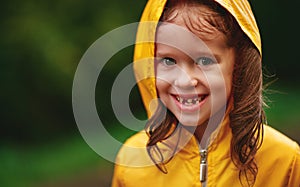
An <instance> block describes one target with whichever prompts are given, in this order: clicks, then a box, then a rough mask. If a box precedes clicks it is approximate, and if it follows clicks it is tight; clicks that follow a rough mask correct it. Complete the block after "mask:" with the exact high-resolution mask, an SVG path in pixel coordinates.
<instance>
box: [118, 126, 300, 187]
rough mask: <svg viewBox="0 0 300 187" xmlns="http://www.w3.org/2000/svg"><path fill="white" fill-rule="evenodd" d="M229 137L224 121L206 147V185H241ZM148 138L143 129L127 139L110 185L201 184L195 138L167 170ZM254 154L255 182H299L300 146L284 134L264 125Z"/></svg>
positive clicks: (179, 186)
mask: <svg viewBox="0 0 300 187" xmlns="http://www.w3.org/2000/svg"><path fill="white" fill-rule="evenodd" d="M230 139H231V131H230V129H229V128H228V126H227V125H226V124H224V126H223V127H222V128H221V129H220V132H219V133H218V135H217V138H216V140H215V141H214V143H213V144H211V146H210V147H209V150H208V158H207V163H208V169H207V182H206V186H220V187H221V186H241V183H240V180H239V171H238V169H237V168H236V166H235V165H234V164H233V162H232V160H231V157H230ZM147 141H148V137H147V135H146V133H145V132H139V133H137V134H136V135H134V136H133V137H131V138H130V139H128V140H127V141H126V143H125V145H124V146H123V148H122V149H121V150H120V152H119V155H118V157H117V163H119V164H120V165H119V164H116V165H115V171H114V176H113V181H112V187H140V186H149V185H151V186H155V187H165V186H174V187H190V186H204V185H202V184H201V182H200V180H199V175H200V153H199V152H198V144H197V142H196V140H195V138H192V139H191V140H190V141H189V142H188V143H187V144H186V146H185V147H184V148H183V149H181V150H180V151H179V152H178V153H177V154H176V155H175V156H174V157H173V158H172V160H171V161H170V162H168V163H167V164H165V166H166V169H167V171H168V173H167V174H164V173H163V172H161V171H160V170H159V169H158V168H157V167H156V166H155V165H154V164H153V163H152V164H151V160H150V158H149V156H148V154H147V151H146V143H147ZM128 148H129V149H128ZM255 158H256V161H257V166H258V173H257V178H256V181H255V184H254V186H257V187H262V186H264V187H265V186H270V187H271V186H285V187H296V186H300V179H299V176H300V150H299V146H298V144H297V143H296V142H293V141H291V140H290V139H289V138H287V137H286V136H285V135H283V134H281V133H279V132H278V131H276V130H274V129H273V128H271V127H269V126H265V135H264V141H263V144H262V147H261V148H260V149H259V151H258V152H257V154H256V157H255Z"/></svg>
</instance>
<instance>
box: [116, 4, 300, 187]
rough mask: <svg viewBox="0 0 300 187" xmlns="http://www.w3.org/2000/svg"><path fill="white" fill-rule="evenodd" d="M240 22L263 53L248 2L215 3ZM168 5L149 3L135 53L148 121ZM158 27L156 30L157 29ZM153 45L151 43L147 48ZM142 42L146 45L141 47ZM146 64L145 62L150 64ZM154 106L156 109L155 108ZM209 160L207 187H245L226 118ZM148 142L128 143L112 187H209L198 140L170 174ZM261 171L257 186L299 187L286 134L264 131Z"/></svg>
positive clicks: (139, 137)
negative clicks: (159, 27)
mask: <svg viewBox="0 0 300 187" xmlns="http://www.w3.org/2000/svg"><path fill="white" fill-rule="evenodd" d="M216 2H218V3H219V4H220V5H222V6H223V7H224V8H226V9H227V10H228V11H229V12H230V13H231V14H232V15H233V16H234V17H235V19H236V20H237V22H238V23H239V25H240V26H241V28H242V30H243V31H244V32H245V34H246V35H247V36H248V37H249V38H250V39H251V41H252V42H253V43H254V45H255V46H256V47H257V49H258V50H259V52H260V53H261V54H262V51H261V39H260V35H259V30H258V27H257V25H256V22H255V19H254V16H253V13H252V10H251V8H250V5H249V3H248V1H247V0H216ZM165 3H166V0H149V1H148V3H147V5H146V7H145V10H144V13H143V15H142V18H141V23H143V22H148V21H150V24H146V25H145V26H144V25H143V24H141V25H140V26H139V30H138V34H137V43H138V44H136V47H135V59H134V60H135V64H134V70H135V75H136V78H137V80H138V81H139V82H138V86H139V89H140V93H141V95H142V98H143V101H144V105H145V108H146V110H147V113H148V117H150V116H151V115H152V111H153V110H155V104H154V105H153V102H152V103H151V101H152V100H153V99H155V98H157V95H156V89H155V77H154V72H155V71H154V65H153V56H154V39H155V30H156V24H157V22H158V20H159V18H160V16H161V14H162V11H163V8H164V5H165ZM153 23H154V24H153ZM143 41H150V42H143ZM139 42H143V43H139ZM145 59H146V60H145ZM150 104H151V105H150ZM212 136H214V138H213V141H211V143H210V144H209V147H208V150H207V151H208V154H207V163H208V165H207V179H206V182H205V185H206V186H209V187H211V186H220V187H227V186H233V187H234V186H241V183H240V180H239V170H238V169H237V168H236V166H235V165H234V164H233V162H232V160H231V157H230V141H231V137H232V134H231V129H230V127H229V117H228V114H227V113H226V115H225V118H224V120H223V122H222V123H221V124H220V126H219V128H218V129H217V130H216V132H214V133H213V134H212ZM147 141H148V136H147V135H146V133H145V132H144V131H142V132H139V133H137V134H136V135H134V136H132V137H131V138H129V139H128V140H127V141H126V142H125V144H124V146H123V147H122V148H121V150H120V152H119V154H118V156H117V159H116V165H115V171H114V176H113V181H112V186H113V187H121V186H122V187H143V186H145V187H148V186H153V187H166V186H172V187H192V186H204V185H203V184H201V182H200V178H199V175H200V153H199V146H198V143H197V140H196V138H195V137H192V138H191V139H190V140H189V141H188V142H187V143H186V144H185V145H183V147H182V149H180V151H179V152H178V153H177V154H175V156H174V157H173V158H172V160H171V161H170V162H168V163H167V164H166V165H165V166H166V168H167V171H168V173H167V174H164V173H163V172H161V171H160V170H159V169H158V168H157V167H156V166H155V165H154V164H153V162H152V161H151V159H150V157H149V156H148V153H147V150H146V144H147ZM255 158H256V162H257V166H258V173H257V178H256V181H255V184H254V186H263V187H267V186H270V187H277V186H290V187H299V186H300V150H299V146H298V144H297V143H296V142H293V141H292V140H290V139H289V138H287V137H286V136H284V135H283V134H281V133H279V132H278V131H276V130H274V129H272V128H271V127H269V126H264V139H263V144H262V147H261V148H260V149H259V150H258V152H257V154H256V157H255Z"/></svg>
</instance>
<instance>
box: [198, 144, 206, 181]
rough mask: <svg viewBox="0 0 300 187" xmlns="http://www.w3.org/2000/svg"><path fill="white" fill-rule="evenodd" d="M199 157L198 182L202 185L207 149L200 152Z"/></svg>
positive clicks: (204, 175)
mask: <svg viewBox="0 0 300 187" xmlns="http://www.w3.org/2000/svg"><path fill="white" fill-rule="evenodd" d="M200 157H201V159H200V182H201V183H204V182H205V181H206V175H207V149H201V150H200Z"/></svg>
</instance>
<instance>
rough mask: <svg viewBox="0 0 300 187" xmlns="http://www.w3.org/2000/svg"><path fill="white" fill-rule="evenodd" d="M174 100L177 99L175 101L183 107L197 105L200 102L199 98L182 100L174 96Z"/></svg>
mask: <svg viewBox="0 0 300 187" xmlns="http://www.w3.org/2000/svg"><path fill="white" fill-rule="evenodd" d="M176 99H177V101H179V103H181V104H183V105H187V106H190V105H195V104H199V103H200V102H201V100H202V98H201V97H195V98H188V99H185V98H182V97H179V96H176Z"/></svg>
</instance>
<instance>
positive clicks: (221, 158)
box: [112, 0, 300, 187]
mask: <svg viewBox="0 0 300 187" xmlns="http://www.w3.org/2000/svg"><path fill="white" fill-rule="evenodd" d="M146 21H151V23H149V25H148V26H143V23H145V22H146ZM159 21H160V22H159ZM153 22H154V23H155V24H154V25H153ZM145 38H147V39H149V40H152V41H155V42H151V41H150V42H145V43H139V44H137V45H136V48H135V66H134V67H135V68H134V70H135V74H136V77H137V80H138V86H139V89H140V92H141V95H142V98H143V101H144V104H145V108H146V110H147V112H148V116H149V120H148V122H147V124H146V128H145V131H142V132H139V133H137V134H136V135H134V136H132V137H131V138H129V139H128V140H127V141H126V142H125V144H124V145H123V147H122V148H121V150H120V152H119V154H118V156H117V159H116V165H115V171H114V177H113V181H112V186H113V187H117V186H129V187H134V186H136V187H140V186H151V185H152V186H155V187H165V186H175V187H177V186H178V187H191V186H293V187H296V186H300V153H299V146H298V144H297V143H295V142H293V141H292V140H290V139H289V138H287V137H286V136H284V135H282V134H281V133H279V132H277V131H276V130H274V129H272V128H271V127H269V126H266V125H264V124H265V122H266V120H265V115H264V111H263V99H262V70H261V55H262V51H261V40H260V35H259V31H258V28H257V25H256V22H255V19H254V16H253V13H252V11H251V8H250V5H249V3H248V1H247V0H168V1H167V0H150V1H148V4H147V6H146V8H145V10H144V13H143V16H142V18H141V23H140V27H139V30H138V34H137V41H139V40H143V39H145Z"/></svg>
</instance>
